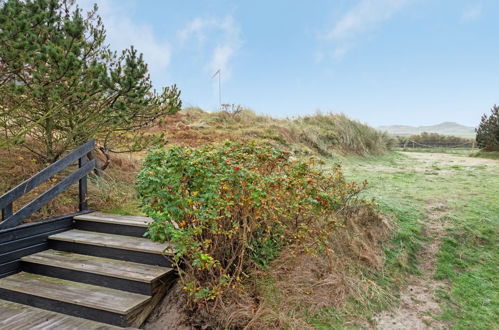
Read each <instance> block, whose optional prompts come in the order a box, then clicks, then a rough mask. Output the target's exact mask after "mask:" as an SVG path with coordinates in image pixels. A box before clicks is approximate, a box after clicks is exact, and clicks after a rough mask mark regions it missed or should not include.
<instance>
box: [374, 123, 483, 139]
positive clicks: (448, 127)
mask: <svg viewBox="0 0 499 330" xmlns="http://www.w3.org/2000/svg"><path fill="white" fill-rule="evenodd" d="M378 129H379V130H381V131H386V132H388V133H389V134H391V135H398V136H409V135H414V134H420V133H423V132H428V133H438V134H443V135H454V136H461V137H474V136H475V128H474V127H470V126H464V125H460V124H458V123H453V122H448V121H447V122H443V123H441V124H438V125H432V126H407V125H392V126H379V127H378Z"/></svg>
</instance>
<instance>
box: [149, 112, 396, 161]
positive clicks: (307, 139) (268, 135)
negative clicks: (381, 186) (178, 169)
mask: <svg viewBox="0 0 499 330" xmlns="http://www.w3.org/2000/svg"><path fill="white" fill-rule="evenodd" d="M167 127H168V128H169V129H168V131H167V132H166V139H167V140H168V143H169V144H173V145H190V146H192V145H194V146H196V145H202V144H206V143H214V142H223V141H224V140H232V141H241V142H244V141H250V140H258V141H263V142H266V143H269V144H271V145H275V146H279V147H281V148H285V149H286V150H288V151H290V152H292V153H294V154H297V155H321V156H325V157H330V156H335V155H338V154H343V155H348V154H357V155H364V156H367V155H379V154H382V153H383V152H386V151H388V150H389V149H390V146H391V144H392V139H391V138H390V137H389V136H388V135H387V134H385V133H382V132H379V131H377V130H375V129H374V128H372V127H370V126H368V125H366V124H362V123H360V122H358V121H354V120H351V119H349V118H348V117H347V116H345V115H342V114H332V113H331V114H321V113H317V114H315V115H310V116H305V117H299V118H296V119H276V118H272V117H270V116H264V115H257V114H255V113H254V112H253V111H251V110H249V109H242V110H240V111H237V112H231V111H218V112H205V111H203V110H202V109H199V108H187V109H184V110H182V111H181V112H179V113H178V114H177V115H176V116H173V117H170V118H165V119H163V120H160V122H159V126H158V128H155V129H153V130H150V131H149V132H156V133H159V132H162V129H166V128H167Z"/></svg>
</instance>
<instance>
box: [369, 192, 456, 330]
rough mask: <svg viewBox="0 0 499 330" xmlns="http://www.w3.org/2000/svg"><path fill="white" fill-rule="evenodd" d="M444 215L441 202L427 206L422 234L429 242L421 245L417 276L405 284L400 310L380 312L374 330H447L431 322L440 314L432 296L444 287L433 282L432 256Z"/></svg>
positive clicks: (437, 282) (433, 256)
mask: <svg viewBox="0 0 499 330" xmlns="http://www.w3.org/2000/svg"><path fill="white" fill-rule="evenodd" d="M446 211H447V207H446V206H445V204H444V203H441V202H435V203H434V204H432V205H429V206H428V209H427V214H428V218H427V219H426V220H425V222H424V225H425V227H424V234H425V236H427V237H428V238H430V239H431V241H430V242H429V243H428V244H426V245H425V247H424V250H423V251H422V252H421V254H420V256H419V262H420V264H419V265H420V266H419V269H420V271H421V275H415V276H411V278H410V279H409V281H408V282H409V283H410V284H409V285H408V286H407V288H406V289H405V290H404V291H403V292H402V293H401V296H400V306H399V307H398V308H397V309H395V310H390V311H384V312H382V313H380V314H379V315H377V316H376V318H375V320H376V323H377V326H376V328H377V329H415V330H422V329H446V328H447V327H446V326H445V324H444V323H441V322H439V321H437V320H435V319H434V318H433V316H436V315H438V314H440V313H441V309H440V306H439V304H438V301H437V297H436V293H437V291H438V290H439V289H443V288H445V287H446V283H445V282H443V281H437V280H435V279H434V278H433V276H434V274H435V259H436V254H437V252H438V247H439V245H440V241H441V238H442V237H443V236H444V234H445V229H446V223H445V222H444V221H442V220H441V219H442V217H443V216H444V215H445V213H446Z"/></svg>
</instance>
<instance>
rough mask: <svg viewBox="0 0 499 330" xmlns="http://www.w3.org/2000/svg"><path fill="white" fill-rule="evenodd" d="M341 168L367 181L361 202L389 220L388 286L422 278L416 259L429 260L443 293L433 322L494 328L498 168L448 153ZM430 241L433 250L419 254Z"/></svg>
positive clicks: (352, 161)
mask: <svg viewBox="0 0 499 330" xmlns="http://www.w3.org/2000/svg"><path fill="white" fill-rule="evenodd" d="M341 162H342V164H343V166H344V168H345V173H347V175H348V176H349V177H350V178H351V179H353V180H363V179H367V180H368V181H369V188H368V189H367V190H366V191H365V195H366V197H374V198H376V201H377V203H378V204H379V207H380V209H381V210H382V212H383V213H385V214H387V215H389V216H391V218H392V219H393V220H394V223H395V225H396V229H395V231H394V235H393V237H392V241H391V244H388V245H387V246H386V256H387V264H386V267H387V268H388V271H387V275H388V277H389V281H396V282H399V283H401V284H403V283H404V282H406V279H407V277H406V276H405V274H406V273H407V272H409V273H412V274H415V276H416V277H421V276H423V275H424V274H422V272H423V271H424V270H422V269H421V267H420V266H421V264H422V263H424V262H425V260H422V259H423V257H422V256H425V257H430V258H434V259H435V260H434V264H432V265H431V266H434V270H432V269H430V270H429V271H434V273H433V276H432V277H433V279H432V280H435V281H438V282H440V284H441V286H440V287H439V288H438V289H437V290H436V294H437V298H436V299H437V303H438V304H439V305H440V309H438V310H437V311H436V312H435V313H433V315H431V317H432V319H436V321H437V322H441V323H443V324H444V326H445V327H452V328H457V329H492V328H494V327H495V326H496V325H497V324H499V317H498V313H497V311H498V307H499V294H498V292H499V290H498V289H499V280H498V279H499V276H497V275H498V274H497V265H498V264H499V245H498V243H499V242H498V238H499V236H498V228H499V162H497V161H489V160H485V159H481V158H476V157H469V156H467V155H466V154H459V153H454V152H453V153H429V152H425V153H421V152H395V153H389V154H386V155H384V156H381V157H371V158H367V159H366V158H362V159H361V158H347V159H343V160H342V161H341ZM431 229H432V230H431ZM435 240H437V241H438V242H437V243H438V244H437V250H436V251H434V253H433V254H432V253H431V252H430V253H429V254H428V253H422V251H424V250H425V248H426V247H427V246H429V245H431V242H432V241H435ZM431 268H433V267H431ZM402 287H403V285H402ZM429 322H430V323H431V320H430V321H429Z"/></svg>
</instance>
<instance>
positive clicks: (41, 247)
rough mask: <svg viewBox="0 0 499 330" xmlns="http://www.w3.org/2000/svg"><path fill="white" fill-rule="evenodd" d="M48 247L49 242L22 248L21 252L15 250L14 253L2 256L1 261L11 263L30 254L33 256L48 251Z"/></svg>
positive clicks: (0, 255)
mask: <svg viewBox="0 0 499 330" xmlns="http://www.w3.org/2000/svg"><path fill="white" fill-rule="evenodd" d="M48 246H49V245H48V242H43V243H40V244H35V245H30V246H28V247H25V248H22V249H19V250H14V251H10V252H7V253H3V254H0V260H2V262H3V263H7V262H9V261H14V260H17V259H21V257H24V256H27V255H29V254H33V253H37V252H40V251H43V250H47V248H48Z"/></svg>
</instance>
